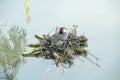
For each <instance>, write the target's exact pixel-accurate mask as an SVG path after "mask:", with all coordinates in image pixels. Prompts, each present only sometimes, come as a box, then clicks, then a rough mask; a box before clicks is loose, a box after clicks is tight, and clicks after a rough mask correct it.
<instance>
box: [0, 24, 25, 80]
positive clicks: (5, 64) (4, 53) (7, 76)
mask: <svg viewBox="0 0 120 80" xmlns="http://www.w3.org/2000/svg"><path fill="white" fill-rule="evenodd" d="M3 31H4V32H3ZM25 45H26V31H25V30H24V29H23V28H19V27H18V26H12V27H10V29H9V30H8V31H5V30H2V29H1V28H0V80H16V78H15V77H16V74H17V73H18V71H19V68H20V65H21V64H22V63H24V60H23V58H22V56H21V53H22V52H23V51H24V49H25Z"/></svg>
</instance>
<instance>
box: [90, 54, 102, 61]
mask: <svg viewBox="0 0 120 80" xmlns="http://www.w3.org/2000/svg"><path fill="white" fill-rule="evenodd" d="M88 54H89V55H91V56H93V57H94V58H96V60H100V59H99V58H97V57H96V56H94V55H93V54H91V53H89V52H88Z"/></svg>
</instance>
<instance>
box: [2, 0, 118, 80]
mask: <svg viewBox="0 0 120 80" xmlns="http://www.w3.org/2000/svg"><path fill="white" fill-rule="evenodd" d="M119 3H120V2H119V1H117V0H111V1H108V0H101V1H99V0H86V1H82V0H66V1H65V0H61V1H55V0H53V1H43V0H36V1H32V2H31V18H32V21H31V24H30V26H28V25H26V24H25V13H24V1H17V0H13V1H12V2H11V1H9V0H7V1H4V0H1V1H0V11H1V13H0V20H2V19H4V20H3V22H2V25H6V26H0V28H3V29H2V31H3V32H5V33H7V32H6V31H8V30H9V28H8V27H9V26H11V25H18V26H19V27H20V28H24V29H25V30H26V32H27V35H26V38H27V44H28V43H34V42H37V40H36V39H35V38H34V34H47V33H48V32H49V31H50V30H51V29H52V28H54V27H56V26H65V27H67V28H70V27H71V26H72V25H73V24H77V25H78V33H77V34H78V35H80V34H82V33H85V34H86V36H87V37H88V48H87V49H89V50H90V52H91V53H92V54H94V55H95V56H97V57H98V58H99V59H100V61H98V64H100V65H101V68H98V67H96V66H95V65H93V64H92V63H90V62H89V61H88V60H86V59H85V58H82V57H81V59H82V60H83V61H84V62H85V63H83V62H81V61H80V60H79V59H76V60H75V61H74V65H73V66H72V67H71V68H69V69H64V70H63V68H61V67H59V68H56V66H55V65H53V61H51V60H45V59H40V58H34V57H33V58H29V57H28V58H24V59H25V60H24V59H23V58H20V57H21V54H20V53H22V52H18V54H19V57H18V62H17V63H16V64H15V65H16V66H14V67H12V68H11V71H7V73H8V74H11V73H12V74H11V75H13V76H12V77H11V79H7V80H13V79H15V80H56V79H57V80H119V79H120V77H119V75H120V69H119V67H120V64H119V60H120V59H119V57H120V54H119V52H120V49H119V48H120V45H119V40H120V36H119V34H120V22H119V21H120V15H119V13H120V12H119V9H120V5H119ZM0 40H2V39H0ZM19 44H20V43H19ZM16 47H17V46H16ZM2 50H3V47H2V48H1V49H0V51H2ZM5 51H6V52H7V53H8V52H9V51H10V50H5ZM18 51H20V50H18ZM0 54H2V53H0ZM9 56H10V55H9ZM5 57H6V56H4V57H2V56H1V57H0V60H2V61H3V62H0V65H1V66H2V64H3V63H5V61H6V59H5ZM19 58H20V59H19ZM4 59H5V60H4ZM14 59H16V60H15V61H17V58H14ZM14 59H13V57H12V56H10V59H8V61H11V63H12V62H14V61H12V60H14ZM91 59H92V58H91ZM5 64H6V65H8V66H9V64H8V63H5ZM1 66H0V80H5V79H2V78H4V77H5V75H4V72H3V71H2V68H1ZM1 75H2V77H1Z"/></svg>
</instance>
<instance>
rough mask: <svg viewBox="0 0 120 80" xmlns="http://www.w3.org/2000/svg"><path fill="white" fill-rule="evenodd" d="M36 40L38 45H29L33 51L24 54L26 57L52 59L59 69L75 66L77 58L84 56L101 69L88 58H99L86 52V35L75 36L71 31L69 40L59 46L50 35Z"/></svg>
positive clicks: (38, 36)
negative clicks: (60, 67) (60, 66)
mask: <svg viewBox="0 0 120 80" xmlns="http://www.w3.org/2000/svg"><path fill="white" fill-rule="evenodd" d="M74 32H75V31H74ZM35 38H37V39H38V43H33V44H29V45H28V47H31V48H33V49H32V50H30V51H26V52H24V53H23V56H24V57H30V56H33V57H40V58H44V59H51V60H53V61H54V63H55V64H56V66H57V67H58V66H59V65H62V66H64V67H65V68H67V67H71V66H72V65H73V63H74V62H73V61H74V59H75V58H76V57H79V56H82V57H85V58H86V59H88V60H89V61H90V62H92V63H93V64H95V65H96V66H98V67H100V66H99V65H98V64H97V63H95V62H94V61H92V60H91V59H89V58H88V57H87V56H88V55H91V56H93V57H94V58H96V60H98V58H97V57H95V56H94V55H92V54H90V53H89V52H88V51H87V50H86V47H88V44H87V41H88V39H87V37H86V36H85V35H84V34H83V35H80V36H76V33H74V34H73V32H72V31H71V32H69V35H68V37H67V40H65V41H62V42H60V43H59V45H56V43H55V42H54V40H53V39H52V38H51V36H49V35H43V36H41V35H35Z"/></svg>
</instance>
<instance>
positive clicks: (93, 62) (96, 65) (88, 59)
mask: <svg viewBox="0 0 120 80" xmlns="http://www.w3.org/2000/svg"><path fill="white" fill-rule="evenodd" d="M86 59H87V60H89V61H90V62H91V63H93V64H95V65H96V66H97V67H99V68H100V65H98V64H97V63H95V62H93V61H92V60H91V59H89V58H88V57H86Z"/></svg>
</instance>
